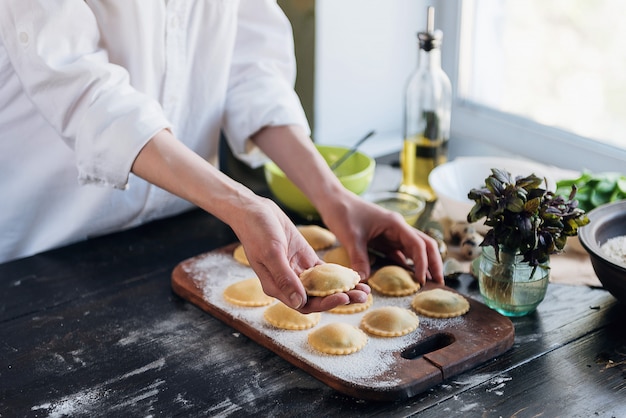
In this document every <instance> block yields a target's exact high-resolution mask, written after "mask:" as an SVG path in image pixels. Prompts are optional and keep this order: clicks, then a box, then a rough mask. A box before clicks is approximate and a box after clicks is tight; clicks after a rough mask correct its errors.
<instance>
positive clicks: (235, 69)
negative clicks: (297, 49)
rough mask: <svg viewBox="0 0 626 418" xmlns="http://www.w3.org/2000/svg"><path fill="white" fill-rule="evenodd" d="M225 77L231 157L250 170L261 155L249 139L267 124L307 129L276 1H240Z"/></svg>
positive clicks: (283, 19) (291, 51) (283, 21)
mask: <svg viewBox="0 0 626 418" xmlns="http://www.w3.org/2000/svg"><path fill="white" fill-rule="evenodd" d="M232 64H233V65H232V69H231V73H230V78H229V86H228V95H227V99H226V113H225V118H224V131H225V134H226V137H227V139H228V141H229V144H230V146H231V148H232V149H233V152H234V154H235V155H236V156H237V157H238V158H240V159H242V160H243V161H246V162H247V163H248V164H250V165H252V166H256V165H259V164H260V163H262V162H263V161H265V156H264V155H263V154H262V153H261V152H260V151H259V150H258V149H256V148H255V147H254V146H253V144H252V143H251V141H250V136H251V135H252V134H254V133H256V132H257V131H259V130H260V129H261V128H263V127H266V126H279V125H300V126H303V127H304V128H305V129H306V130H307V131H308V132H310V131H309V125H308V122H307V120H306V116H305V114H304V111H303V109H302V105H301V103H300V99H299V98H298V96H297V94H296V93H295V91H294V88H293V87H294V82H295V76H296V64H295V56H294V48H293V35H292V32H291V25H290V23H289V21H288V20H287V18H286V16H285V15H284V13H283V12H282V10H281V9H280V8H279V7H278V5H277V4H276V1H275V0H242V1H241V5H240V9H239V16H238V28H237V37H236V41H235V48H234V52H233V59H232Z"/></svg>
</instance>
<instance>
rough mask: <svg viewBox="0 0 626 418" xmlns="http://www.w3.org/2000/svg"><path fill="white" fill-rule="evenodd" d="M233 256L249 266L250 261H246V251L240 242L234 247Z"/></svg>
mask: <svg viewBox="0 0 626 418" xmlns="http://www.w3.org/2000/svg"><path fill="white" fill-rule="evenodd" d="M233 258H234V259H235V260H236V261H237V262H239V263H241V264H243V265H244V266H248V267H250V262H249V261H248V257H247V256H246V252H245V250H244V249H243V245H242V244H239V245H238V246H237V247H235V250H234V251H233Z"/></svg>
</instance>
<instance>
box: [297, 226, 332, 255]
mask: <svg viewBox="0 0 626 418" xmlns="http://www.w3.org/2000/svg"><path fill="white" fill-rule="evenodd" d="M298 230H299V231H300V233H301V234H302V236H303V237H304V239H306V241H307V242H308V243H309V245H310V246H311V247H313V249H314V250H316V251H317V250H324V249H326V248H329V247H331V246H332V245H333V244H334V243H335V242H336V241H337V237H335V234H333V233H332V232H330V231H329V230H328V229H326V228H322V227H321V226H318V225H300V226H298Z"/></svg>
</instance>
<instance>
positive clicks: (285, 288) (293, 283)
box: [253, 256, 307, 309]
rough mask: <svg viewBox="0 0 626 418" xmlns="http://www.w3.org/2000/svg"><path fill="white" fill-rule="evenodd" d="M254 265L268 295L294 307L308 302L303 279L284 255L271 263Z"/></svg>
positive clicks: (297, 307) (296, 307)
mask: <svg viewBox="0 0 626 418" xmlns="http://www.w3.org/2000/svg"><path fill="white" fill-rule="evenodd" d="M253 267H255V268H254V270H255V272H256V273H257V276H258V277H259V280H261V285H262V286H263V291H264V292H265V293H266V294H267V295H269V296H273V297H275V298H277V299H279V300H280V301H281V302H283V303H284V304H285V305H287V306H289V307H291V308H293V309H299V308H301V307H303V306H304V305H305V304H306V303H307V296H306V292H305V290H304V286H303V285H302V281H301V280H300V278H299V277H298V276H297V275H296V273H295V272H294V271H293V269H292V268H291V266H290V265H289V263H288V262H287V260H286V258H285V257H284V256H283V257H275V258H274V259H273V260H272V262H271V263H267V264H258V265H257V266H254V265H253Z"/></svg>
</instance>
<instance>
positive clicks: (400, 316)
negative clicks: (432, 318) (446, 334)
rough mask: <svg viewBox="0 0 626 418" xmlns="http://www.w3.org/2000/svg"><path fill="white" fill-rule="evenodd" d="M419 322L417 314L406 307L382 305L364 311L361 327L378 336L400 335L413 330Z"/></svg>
mask: <svg viewBox="0 0 626 418" xmlns="http://www.w3.org/2000/svg"><path fill="white" fill-rule="evenodd" d="M419 323H420V321H419V318H418V317H417V315H415V313H414V312H412V311H410V310H408V309H405V308H400V307H398V306H384V307H382V308H376V309H373V310H371V311H369V312H368V313H366V314H365V315H364V316H363V318H362V319H361V328H363V329H364V330H365V332H367V333H369V334H372V335H376V336H379V337H400V336H402V335H406V334H408V333H410V332H413V331H415V330H416V329H417V327H418V326H419Z"/></svg>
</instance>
